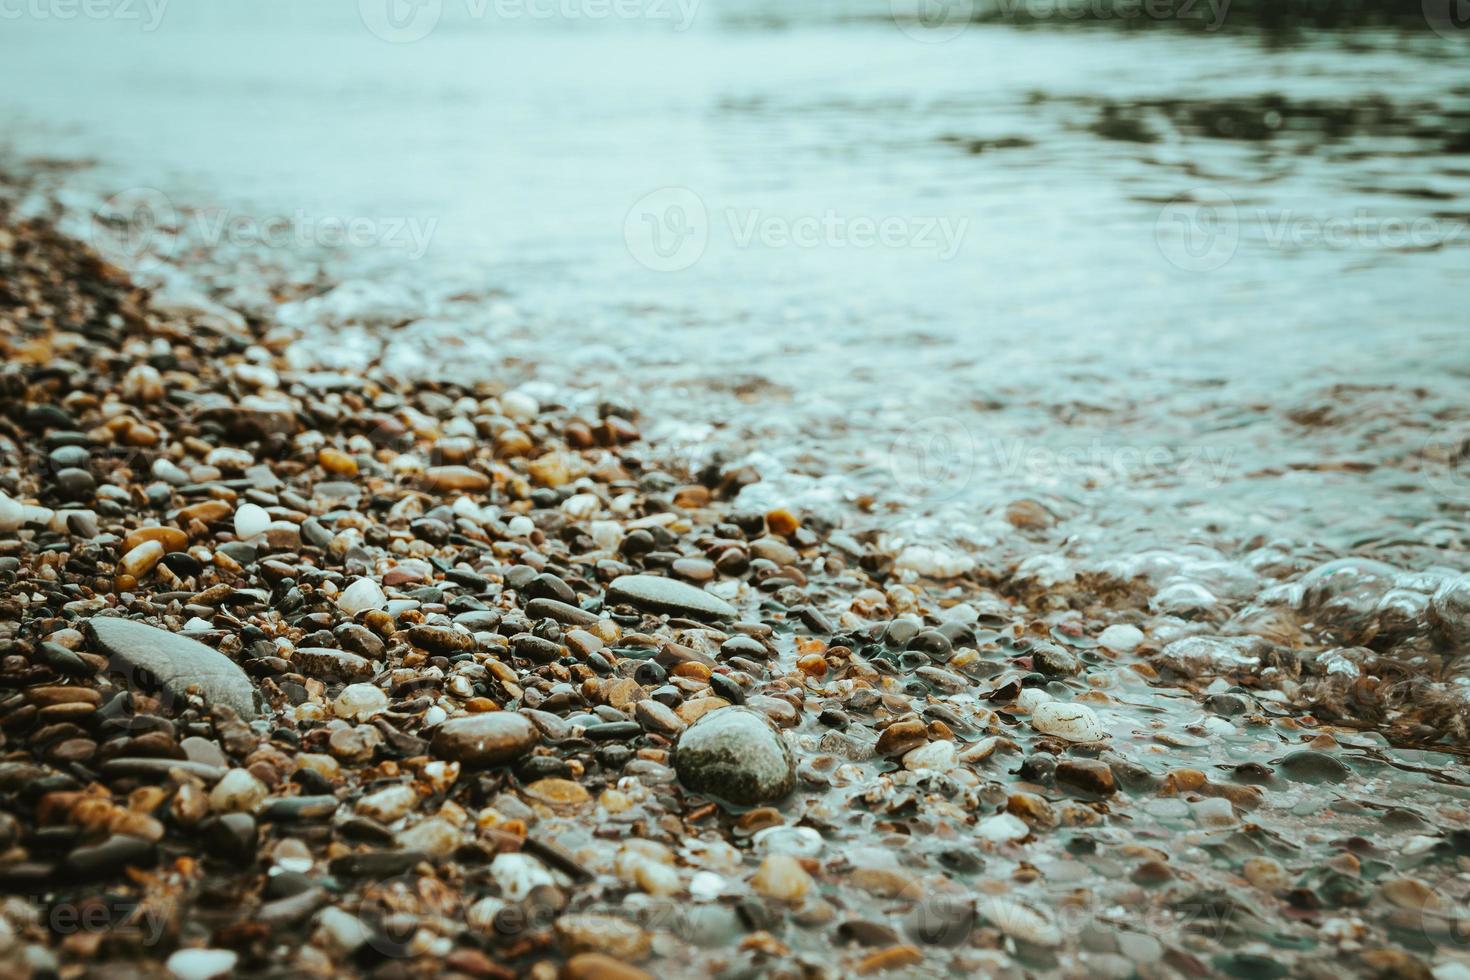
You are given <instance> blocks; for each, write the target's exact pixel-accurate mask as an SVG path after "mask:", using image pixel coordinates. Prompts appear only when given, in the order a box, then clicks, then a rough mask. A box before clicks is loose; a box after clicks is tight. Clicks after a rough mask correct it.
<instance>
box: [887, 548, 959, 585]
mask: <svg viewBox="0 0 1470 980" xmlns="http://www.w3.org/2000/svg"><path fill="white" fill-rule="evenodd" d="M893 565H894V567H895V568H900V569H907V570H908V571H912V572H918V573H919V574H920V575H928V576H930V577H931V578H954V577H955V576H956V575H963V574H965V573H966V572H968V571H970V570H972V569H973V568H974V567H975V559H973V558H971V557H969V556H968V555H960V554H955V553H954V552H951V551H946V550H945V549H943V548H929V547H925V546H923V545H910V546H909V547H907V548H905V549H903V551H901V552H899V555H898V557H897V558H896V559H894V562H893Z"/></svg>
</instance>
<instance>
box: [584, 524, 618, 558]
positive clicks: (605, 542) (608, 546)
mask: <svg viewBox="0 0 1470 980" xmlns="http://www.w3.org/2000/svg"><path fill="white" fill-rule="evenodd" d="M587 532H588V533H589V534H591V535H592V541H593V543H594V544H596V545H597V547H598V548H599V549H600V550H602V551H614V550H616V549H617V547H618V545H620V544H622V543H623V529H622V527H621V526H620V525H619V524H618V522H617V521H593V522H592V523H591V524H588V525H587Z"/></svg>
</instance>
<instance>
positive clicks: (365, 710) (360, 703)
mask: <svg viewBox="0 0 1470 980" xmlns="http://www.w3.org/2000/svg"><path fill="white" fill-rule="evenodd" d="M387 709H388V695H386V694H384V693H383V692H382V691H380V690H378V689H377V688H376V687H374V686H373V685H371V684H348V685H347V686H346V687H344V688H343V689H342V693H341V694H339V695H337V697H336V700H334V701H333V702H332V713H333V714H334V715H336V716H337V717H338V718H345V719H347V720H348V721H366V720H367V719H368V718H371V717H372V716H373V715H376V714H379V713H381V712H383V711H386V710H387Z"/></svg>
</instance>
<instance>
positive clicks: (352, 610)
mask: <svg viewBox="0 0 1470 980" xmlns="http://www.w3.org/2000/svg"><path fill="white" fill-rule="evenodd" d="M387 604H388V597H387V596H386V595H384V594H383V590H382V589H381V588H380V587H379V586H378V583H377V582H374V581H373V580H372V579H370V578H360V579H358V580H357V581H356V582H353V583H352V584H351V585H349V586H348V587H347V588H345V589H343V590H342V594H341V595H340V596H338V597H337V608H338V609H340V610H342V611H343V612H345V613H347V614H348V615H349V616H355V615H357V614H358V613H360V612H364V611H366V610H369V609H382V608H383V607H384V606H386V605H387Z"/></svg>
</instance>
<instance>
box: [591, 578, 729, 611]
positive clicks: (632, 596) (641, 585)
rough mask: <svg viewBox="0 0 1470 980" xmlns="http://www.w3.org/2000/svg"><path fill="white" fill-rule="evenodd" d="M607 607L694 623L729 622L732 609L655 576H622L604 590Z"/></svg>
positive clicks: (696, 590) (705, 594) (700, 592)
mask: <svg viewBox="0 0 1470 980" xmlns="http://www.w3.org/2000/svg"><path fill="white" fill-rule="evenodd" d="M607 601H608V602H609V603H614V604H616V603H624V602H625V603H628V604H629V605H632V606H637V607H638V608H639V609H645V610H647V611H649V612H655V613H668V614H669V615H671V616H691V617H694V618H697V619H733V618H734V617H735V607H734V606H732V605H730V604H729V603H728V602H726V601H725V600H724V599H721V598H720V597H719V596H716V595H711V594H710V593H708V592H706V591H704V590H703V589H699V588H695V587H694V586H692V585H689V584H687V583H685V582H678V581H675V580H674V579H671V578H664V577H662V576H659V575H623V576H621V577H619V578H616V579H613V581H612V584H611V585H609V586H608V587H607Z"/></svg>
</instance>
